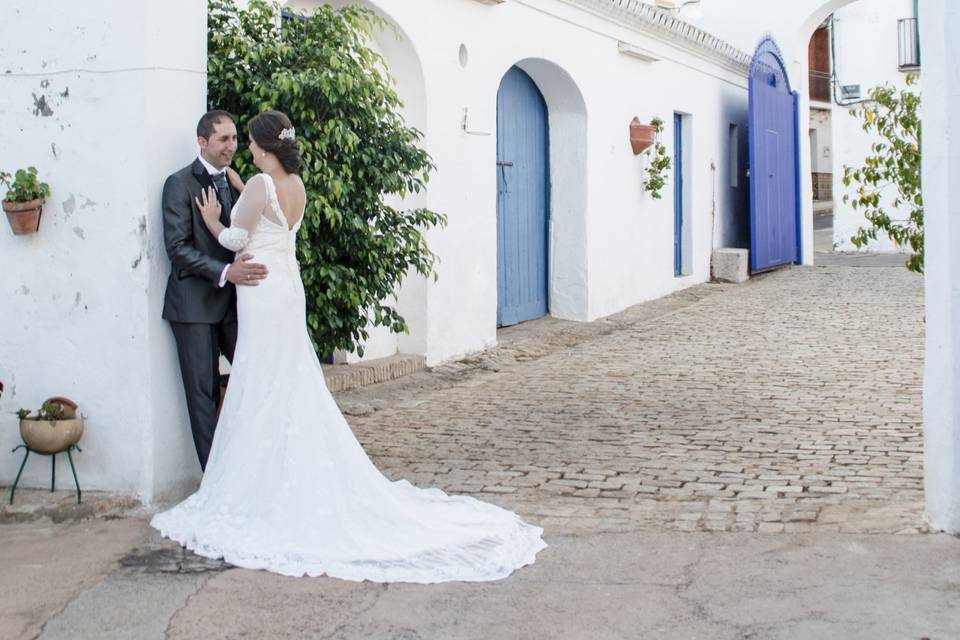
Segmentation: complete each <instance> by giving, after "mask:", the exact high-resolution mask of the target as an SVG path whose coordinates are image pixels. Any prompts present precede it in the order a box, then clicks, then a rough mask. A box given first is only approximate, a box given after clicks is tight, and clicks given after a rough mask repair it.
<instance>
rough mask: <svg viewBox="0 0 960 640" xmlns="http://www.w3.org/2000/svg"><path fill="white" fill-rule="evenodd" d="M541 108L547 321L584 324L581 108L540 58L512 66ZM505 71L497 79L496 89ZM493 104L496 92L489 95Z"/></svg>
mask: <svg viewBox="0 0 960 640" xmlns="http://www.w3.org/2000/svg"><path fill="white" fill-rule="evenodd" d="M515 65H516V66H517V67H519V68H520V69H522V70H523V71H524V72H525V73H526V74H527V75H529V76H530V78H531V79H533V81H534V83H535V84H536V85H537V88H538V89H540V93H541V94H543V98H544V100H545V101H546V103H547V112H548V118H549V131H550V248H549V256H550V266H549V269H550V274H549V278H550V291H549V300H550V315H552V316H554V317H557V318H563V319H565V320H587V319H588V296H587V234H586V229H587V215H586V214H587V107H586V103H585V102H584V100H583V95H582V94H581V92H580V89H579V87H578V86H577V83H576V82H575V81H574V79H573V78H572V77H571V76H570V74H569V73H567V72H566V71H565V70H564V69H563V68H562V67H560V66H559V65H558V64H556V63H554V62H551V61H549V60H545V59H543V58H526V59H523V60H520V61H518V62H516V63H515ZM506 72H507V69H504V70H503V73H502V74H500V76H499V77H498V78H497V87H499V83H500V81H501V80H502V79H503V75H504V74H506ZM491 95H493V96H494V100H495V99H496V88H495V89H494V90H493V91H492V92H491Z"/></svg>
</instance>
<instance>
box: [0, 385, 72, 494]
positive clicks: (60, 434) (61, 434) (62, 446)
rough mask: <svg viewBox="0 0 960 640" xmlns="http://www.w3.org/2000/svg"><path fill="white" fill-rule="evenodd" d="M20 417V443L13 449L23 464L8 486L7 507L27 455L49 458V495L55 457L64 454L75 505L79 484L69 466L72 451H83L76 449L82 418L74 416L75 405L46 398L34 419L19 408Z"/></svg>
mask: <svg viewBox="0 0 960 640" xmlns="http://www.w3.org/2000/svg"><path fill="white" fill-rule="evenodd" d="M19 415H20V438H21V439H22V440H23V444H21V445H18V446H16V447H15V448H14V449H13V450H14V452H16V451H17V450H18V449H23V450H24V456H23V462H21V463H20V470H19V471H18V472H17V478H16V480H14V481H13V486H12V487H10V504H13V496H14V494H15V493H16V491H17V484H18V483H19V482H20V475H21V474H22V473H23V468H24V467H25V466H26V465H27V459H28V458H29V457H30V454H31V453H36V454H39V455H43V456H51V461H50V492H51V493H53V491H54V490H55V489H56V483H57V454H58V453H66V454H67V459H68V460H69V461H70V471H71V472H72V473H73V484H74V485H75V486H76V488H77V504H80V483H79V482H78V481H77V470H76V468H75V467H74V466H73V455H72V452H73V451H75V450H76V451H80V452H82V451H83V450H82V449H81V448H80V447H79V446H77V443H78V442H79V441H80V438H81V436H83V416H80V415H77V404H76V403H75V402H73V401H72V400H70V399H68V398H61V397H56V398H48V399H47V400H46V401H44V403H43V407H42V408H41V409H40V411H39V412H38V413H37V415H35V416H31V415H29V412H28V411H27V410H25V409H22V410H21V411H20V412H19Z"/></svg>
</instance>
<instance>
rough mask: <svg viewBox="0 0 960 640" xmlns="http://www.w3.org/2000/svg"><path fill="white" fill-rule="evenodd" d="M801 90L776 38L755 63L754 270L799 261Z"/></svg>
mask: <svg viewBox="0 0 960 640" xmlns="http://www.w3.org/2000/svg"><path fill="white" fill-rule="evenodd" d="M797 104H798V97H797V94H796V92H794V91H791V90H790V82H789V79H788V78H787V73H786V69H785V67H784V65H783V58H782V56H781V55H780V50H779V49H778V48H777V45H776V43H774V42H773V40H772V39H771V38H765V39H764V40H763V41H762V42H761V43H760V46H759V47H757V51H756V53H755V54H754V57H753V63H752V64H751V66H750V269H751V271H754V272H756V271H764V270H766V269H772V268H774V267H779V266H782V265H787V264H792V263H794V262H799V261H800V157H799V139H798V135H799V130H798V125H797Z"/></svg>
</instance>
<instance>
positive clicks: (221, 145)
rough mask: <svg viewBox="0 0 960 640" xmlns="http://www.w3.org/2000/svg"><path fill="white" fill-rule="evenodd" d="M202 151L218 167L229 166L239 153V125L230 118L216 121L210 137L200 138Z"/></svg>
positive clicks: (207, 159)
mask: <svg viewBox="0 0 960 640" xmlns="http://www.w3.org/2000/svg"><path fill="white" fill-rule="evenodd" d="M197 141H198V142H199V143H200V153H201V154H203V157H204V159H205V160H206V161H207V162H209V163H210V164H212V165H213V166H215V167H216V168H217V169H223V168H225V167H229V166H230V163H231V162H233V156H234V154H236V153H237V126H236V125H235V124H233V121H232V120H230V119H229V118H221V120H220V122H217V123H214V125H213V133H212V134H211V135H210V138H209V139H206V138H198V139H197Z"/></svg>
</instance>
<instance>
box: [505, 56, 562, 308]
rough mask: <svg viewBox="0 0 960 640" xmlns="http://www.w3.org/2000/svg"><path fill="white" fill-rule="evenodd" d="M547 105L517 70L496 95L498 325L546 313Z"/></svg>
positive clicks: (512, 71) (509, 76)
mask: <svg viewBox="0 0 960 640" xmlns="http://www.w3.org/2000/svg"><path fill="white" fill-rule="evenodd" d="M548 143H549V133H548V124H547V105H546V102H544V99H543V95H541V93H540V90H539V89H537V85H536V84H534V82H533V80H531V79H530V76H528V75H527V74H526V73H524V72H523V71H522V70H520V69H519V68H518V67H513V68H511V69H510V71H508V72H507V74H506V75H505V76H504V77H503V81H502V82H501V83H500V91H499V92H498V93H497V325H498V326H509V325H512V324H517V323H519V322H524V321H525V320H532V319H534V318H539V317H542V316H544V315H546V314H547V286H548V284H547V257H548V256H547V251H548V248H547V247H548V243H547V238H548V230H549V225H548V224H547V221H548V217H549V197H550V196H549V194H550V190H549V188H548V182H549V176H550V173H549V167H548Z"/></svg>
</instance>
